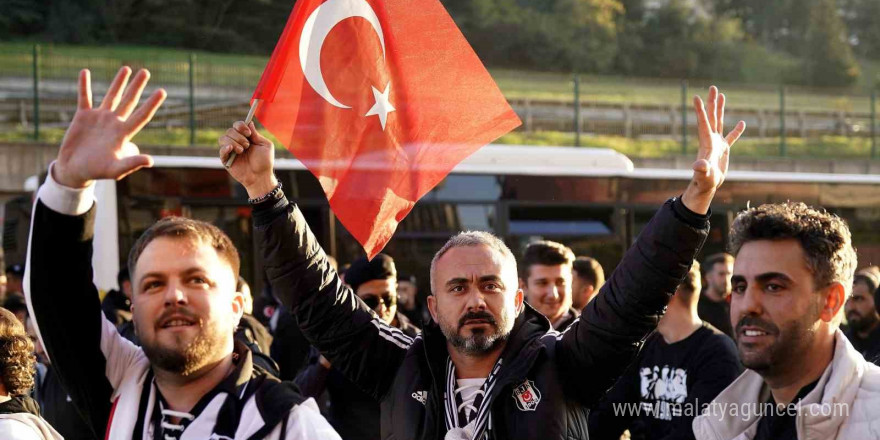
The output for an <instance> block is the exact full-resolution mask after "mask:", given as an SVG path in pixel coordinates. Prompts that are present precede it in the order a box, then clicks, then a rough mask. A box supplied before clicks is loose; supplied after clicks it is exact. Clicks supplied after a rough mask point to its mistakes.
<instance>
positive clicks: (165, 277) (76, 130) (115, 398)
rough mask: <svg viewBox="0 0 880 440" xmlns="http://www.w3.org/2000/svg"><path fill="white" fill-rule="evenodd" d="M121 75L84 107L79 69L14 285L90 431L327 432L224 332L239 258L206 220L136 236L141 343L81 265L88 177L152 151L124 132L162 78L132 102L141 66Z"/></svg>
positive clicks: (237, 435)
mask: <svg viewBox="0 0 880 440" xmlns="http://www.w3.org/2000/svg"><path fill="white" fill-rule="evenodd" d="M130 75H131V69H129V68H128V67H124V68H122V69H120V71H119V73H118V74H117V76H116V78H115V79H114V80H113V82H112V83H111V85H110V88H109V90H108V91H107V94H106V95H105V96H104V99H103V101H102V103H101V105H100V106H98V107H93V106H92V96H91V84H90V80H89V72H88V70H83V71H82V72H81V73H80V78H79V96H78V98H79V99H78V109H77V112H76V114H75V115H74V118H73V121H72V122H71V125H70V128H69V129H68V131H67V133H66V134H65V137H64V140H63V141H62V143H61V148H60V150H59V153H58V158H57V159H56V160H55V161H54V162H53V163H52V165H50V166H49V175H48V177H47V179H46V183H45V184H44V185H43V186H42V187H40V189H39V191H38V192H37V198H36V201H35V206H34V212H33V220H32V224H31V236H30V240H29V249H28V262H27V265H26V268H27V273H26V276H25V293H26V295H27V297H28V303H29V305H30V307H31V315H32V316H33V317H34V321H35V322H36V324H37V332H38V334H39V335H40V337H41V340H42V341H43V345H44V347H45V349H46V352H48V354H49V358H50V359H52V363H53V366H54V367H55V368H56V372H57V373H58V376H59V377H60V379H61V382H62V384H63V385H64V388H65V389H66V390H67V391H68V392H69V394H70V397H71V399H72V400H73V402H74V404H75V405H76V406H77V408H78V409H79V410H80V412H81V414H82V415H83V416H84V418H85V419H86V420H87V421H88V422H89V426H90V427H91V429H92V430H93V431H94V434H96V436H97V437H99V438H110V439H130V438H133V439H144V440H146V439H164V440H171V439H175V440H176V439H181V438H182V439H209V438H211V439H235V440H239V439H245V438H266V439H273V440H275V439H304V438H330V439H333V438H338V436H337V435H336V434H335V432H333V430H332V428H330V426H329V425H328V424H327V422H326V421H325V420H324V419H323V418H322V417H321V416H320V414H319V413H318V410H317V407H316V405H315V404H314V402H313V401H310V400H308V401H307V400H305V399H304V398H302V396H300V395H299V394H298V393H296V392H295V390H294V389H293V388H291V386H290V385H288V384H284V383H282V382H279V381H278V380H277V379H275V378H274V377H272V376H270V375H268V374H266V373H265V372H264V371H263V370H261V369H259V368H257V367H255V365H254V363H253V360H252V355H251V352H250V351H249V350H248V349H247V347H245V346H244V345H243V344H241V343H234V342H233V330H234V329H235V326H236V325H237V324H238V322H239V319H240V318H241V315H242V310H243V299H242V295H241V294H240V293H238V292H236V289H235V285H236V280H237V278H238V272H239V265H240V260H239V256H238V251H237V250H236V249H235V246H234V245H233V244H232V241H231V240H230V239H229V237H228V236H226V234H224V233H223V232H222V231H220V230H219V229H218V228H217V227H215V226H213V225H211V224H208V223H205V222H200V221H196V220H190V219H185V218H180V217H170V218H165V219H162V220H160V221H158V222H157V223H155V224H154V225H153V226H151V227H150V228H148V229H147V230H146V231H145V232H144V233H143V235H141V237H140V238H138V240H137V241H136V242H135V244H134V246H133V247H132V249H131V253H130V255H129V260H128V268H129V272H130V274H131V279H132V287H133V293H132V304H131V305H132V315H133V320H134V323H135V329H136V331H137V334H138V337H139V338H140V341H141V344H142V347H143V349H141V348H139V347H136V346H135V345H133V344H131V343H130V342H129V341H127V340H126V339H124V338H122V337H121V336H120V335H119V333H118V332H117V331H116V328H115V327H114V325H113V324H112V323H111V322H110V321H108V320H107V319H106V317H105V316H104V314H103V312H102V311H101V304H100V302H99V301H98V292H97V289H96V288H95V286H94V285H93V284H92V266H91V264H92V238H93V234H94V218H95V210H96V208H95V199H94V195H93V194H94V181H95V180H96V179H121V178H123V177H124V176H126V175H128V174H130V173H132V172H135V171H136V170H138V169H139V168H141V167H144V166H150V165H151V164H152V158H150V157H149V156H146V155H140V154H138V150H137V147H136V146H135V145H134V144H132V143H131V142H129V139H131V138H132V137H133V136H134V135H135V134H136V133H137V132H138V131H140V129H141V128H142V127H143V126H144V125H146V123H147V122H148V121H149V120H150V118H152V116H153V114H155V112H156V110H157V109H158V107H159V105H160V104H161V103H162V101H163V100H164V98H165V92H164V90H161V89H159V90H157V91H156V92H155V93H153V94H152V96H150V97H149V98H148V99H147V100H146V101H145V103H144V104H143V105H142V106H140V107H138V108H137V109H136V106H137V102H138V100H139V98H140V95H141V93H142V92H143V90H144V88H145V86H146V83H147V80H148V79H149V73H148V72H147V71H146V70H141V71H140V72H138V74H137V75H136V76H135V77H134V79H133V81H132V84H131V85H130V86H129V87H128V88H126V83H127V82H128V78H129V76H130ZM123 91H124V94H123Z"/></svg>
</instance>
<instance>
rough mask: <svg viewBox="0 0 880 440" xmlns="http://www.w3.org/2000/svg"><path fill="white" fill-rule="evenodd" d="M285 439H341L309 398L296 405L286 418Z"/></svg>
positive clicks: (313, 400)
mask: <svg viewBox="0 0 880 440" xmlns="http://www.w3.org/2000/svg"><path fill="white" fill-rule="evenodd" d="M284 438H285V439H286V440H311V439H321V440H324V439H329V440H341V439H340V437H339V434H337V433H336V431H335V430H334V429H333V427H332V426H330V423H328V422H327V419H325V418H324V416H322V415H321V412H320V411H319V410H318V404H317V403H315V399H312V398H309V399H308V400H306V401H305V402H303V403H301V404H299V405H297V406H296V407H295V408H293V411H291V412H290V416H288V419H287V432H286V433H285V435H284Z"/></svg>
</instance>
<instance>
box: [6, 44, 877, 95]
mask: <svg viewBox="0 0 880 440" xmlns="http://www.w3.org/2000/svg"><path fill="white" fill-rule="evenodd" d="M32 50H33V43H29V42H0V76H18V77H30V76H31V75H32V64H33V61H32V60H33V58H32ZM41 54H42V55H41V56H42V60H43V61H42V62H41V69H42V71H41V75H42V78H45V79H63V80H70V79H73V78H76V74H77V72H78V71H79V69H81V68H83V67H88V68H90V69H91V70H92V76H93V78H95V80H98V81H109V80H110V79H111V78H112V77H113V75H114V74H115V72H116V70H117V69H118V67H119V66H120V65H121V64H128V65H131V66H132V67H141V66H145V67H148V68H150V69H151V71H152V73H153V80H152V82H153V84H156V85H185V84H187V83H188V81H189V57H190V54H195V60H196V68H195V81H196V84H197V85H200V86H206V85H216V86H223V87H237V88H243V89H248V90H250V89H253V87H255V86H256V84H257V81H258V80H259V78H260V75H261V73H262V71H263V68H264V67H265V65H266V61H267V57H265V56H255V55H236V54H218V53H211V52H193V51H186V50H176V49H168V48H158V47H141V46H69V45H51V44H48V45H42V46H41ZM861 67H862V77H861V78H862V79H861V81H860V84H858V85H857V86H855V87H853V88H848V89H807V88H801V87H787V96H786V106H787V108H789V109H793V110H794V109H799V110H825V111H829V110H830V111H841V110H842V111H864V112H867V111H868V107H869V95H868V93H867V92H866V90H868V88H869V87H870V86H871V85H872V84H871V83H872V82H874V81H880V62H876V61H874V62H869V61H864V62H862V65H861ZM490 71H491V73H492V76H493V77H494V78H495V81H496V82H497V83H498V85H499V87H500V88H501V90H502V91H503V92H504V94H505V96H507V97H508V99H519V98H531V99H550V100H560V101H571V100H572V99H573V80H572V75H570V74H565V73H546V72H528V71H515V70H507V69H491V70H490ZM710 83H712V82H710V81H708V80H689V88H688V95H693V94H695V93H705V90H706V89H707V88H708V86H709V85H710ZM716 85H718V86H719V87H721V88H722V90H724V91H725V92H726V93H727V95H728V96H729V97H730V101H729V102H730V106H732V107H748V108H764V109H778V108H779V87H778V86H777V85H743V84H728V83H725V82H723V81H720V82H716ZM580 89H581V100H582V101H601V102H611V103H630V104H655V105H671V106H677V105H679V104H680V103H681V83H680V81H677V80H664V79H645V78H628V77H621V76H600V75H581V81H580Z"/></svg>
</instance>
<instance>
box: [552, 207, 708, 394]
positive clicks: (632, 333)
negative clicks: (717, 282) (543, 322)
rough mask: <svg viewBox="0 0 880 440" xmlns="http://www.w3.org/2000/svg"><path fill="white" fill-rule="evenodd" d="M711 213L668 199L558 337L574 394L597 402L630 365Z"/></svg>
mask: <svg viewBox="0 0 880 440" xmlns="http://www.w3.org/2000/svg"><path fill="white" fill-rule="evenodd" d="M708 218H709V216H708V215H706V216H700V215H697V214H695V213H693V212H691V211H690V210H688V209H687V208H686V207H685V206H684V204H683V203H682V202H681V200H680V199H678V198H675V199H672V200H670V201H668V202H666V203H665V204H664V205H663V206H662V207H661V208H660V210H659V211H658V212H657V213H656V214H655V215H654V217H653V218H652V219H651V221H650V222H649V223H648V224H647V225H646V226H645V228H644V230H643V231H642V233H641V234H640V235H639V237H638V238H637V239H636V242H635V243H634V244H633V246H632V247H631V248H630V249H629V250H628V251H627V252H626V254H625V255H624V257H623V260H621V262H620V264H619V265H618V266H617V268H616V269H615V270H614V272H613V273H612V274H611V276H610V277H609V279H608V281H607V282H606V283H605V284H604V285H603V286H602V289H601V290H600V291H599V295H597V296H596V298H595V299H594V300H593V301H590V302H589V304H587V306H586V307H585V308H584V311H583V313H582V315H581V317H580V318H579V319H578V320H576V321H575V322H574V323H573V324H572V325H571V326H569V327H568V329H566V331H565V332H564V333H563V334H562V336H561V337H559V339H558V344H559V350H558V351H559V358H560V367H561V369H562V374H563V375H564V377H565V378H566V379H567V380H566V383H568V384H570V385H571V386H570V387H569V388H568V389H569V390H570V392H571V393H572V394H571V395H572V396H573V397H575V398H577V399H579V400H581V401H582V402H583V403H584V404H585V405H587V406H593V405H594V404H595V403H596V402H597V401H598V400H599V399H600V398H601V397H602V396H603V395H604V394H605V392H606V391H607V390H608V389H609V388H610V387H611V386H612V385H613V384H614V382H615V381H616V380H617V378H618V377H619V376H620V374H621V373H622V372H623V371H624V370H625V369H626V366H627V365H629V363H630V362H631V361H632V359H633V357H634V356H635V355H636V353H637V352H638V349H639V346H640V345H641V342H642V341H644V339H645V338H646V337H647V336H648V334H649V333H650V332H651V331H653V330H654V329H655V328H656V327H657V322H658V321H659V319H660V316H662V314H663V313H664V311H665V309H666V304H667V303H668V302H669V298H670V297H671V296H672V295H673V294H674V293H675V289H676V288H677V287H678V284H679V283H680V282H681V280H682V279H683V278H684V276H685V274H687V272H688V270H689V269H690V266H691V263H692V262H693V259H694V256H695V255H696V254H697V252H698V251H699V250H700V248H701V247H702V245H703V242H704V241H705V239H706V236H707V235H708V232H709V220H708Z"/></svg>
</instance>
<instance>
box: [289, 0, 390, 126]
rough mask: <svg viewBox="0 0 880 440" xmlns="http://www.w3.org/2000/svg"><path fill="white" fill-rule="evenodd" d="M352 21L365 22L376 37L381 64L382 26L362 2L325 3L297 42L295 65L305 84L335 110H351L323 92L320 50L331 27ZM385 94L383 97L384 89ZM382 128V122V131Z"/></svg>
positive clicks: (383, 44)
mask: <svg viewBox="0 0 880 440" xmlns="http://www.w3.org/2000/svg"><path fill="white" fill-rule="evenodd" d="M353 17H360V18H363V19H364V20H367V21H368V22H369V23H370V25H371V26H372V27H373V29H374V30H375V31H376V33H377V34H378V35H379V41H380V42H381V43H382V59H383V60H384V59H385V36H384V35H383V33H382V24H381V23H380V22H379V17H377V16H376V12H375V11H373V8H372V7H370V4H369V3H367V2H366V1H364V0H328V1H326V2H324V3H322V4H321V5H320V6H318V7H317V8H315V10H314V11H312V13H311V15H309V18H308V19H307V20H306V23H305V25H303V31H302V36H301V37H300V40H299V62H300V66H302V71H303V74H305V77H306V81H308V82H309V85H310V86H312V89H314V90H315V92H316V93H317V94H318V95H321V97H322V98H324V100H326V101H327V102H329V103H330V104H332V105H334V106H336V107H339V108H351V107H350V106H348V105H345V104H343V103H341V102H339V100H337V99H336V98H335V97H334V96H333V94H332V93H330V89H328V88H327V83H326V82H324V74H323V73H322V72H321V48H322V47H323V46H324V40H325V39H326V38H327V35H328V34H330V31H331V30H332V29H333V27H335V26H336V25H337V24H339V23H340V22H342V21H343V20H346V19H349V18H353ZM373 89H374V90H376V89H375V88H373ZM376 92H378V90H376ZM374 93H375V92H374ZM379 93H381V92H379ZM385 93H386V94H387V88H386V92H385ZM386 96H387V95H386ZM384 125H385V124H384V120H383V124H382V126H383V128H384Z"/></svg>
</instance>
